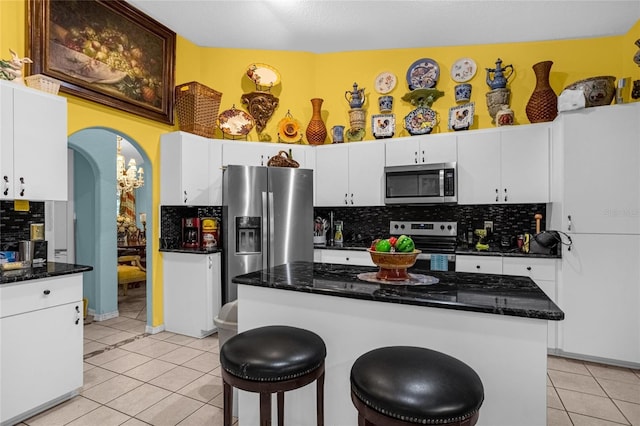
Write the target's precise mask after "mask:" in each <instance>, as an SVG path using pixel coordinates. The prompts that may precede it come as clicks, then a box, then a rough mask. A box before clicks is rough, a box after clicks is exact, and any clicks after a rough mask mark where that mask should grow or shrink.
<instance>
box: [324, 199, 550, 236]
mask: <svg viewBox="0 0 640 426" xmlns="http://www.w3.org/2000/svg"><path fill="white" fill-rule="evenodd" d="M331 212H333V219H334V220H342V221H343V222H344V230H343V234H344V245H346V246H349V245H350V246H368V245H369V244H370V243H371V241H372V240H374V239H375V238H384V237H387V236H388V235H389V222H390V221H391V220H403V221H437V222H458V234H462V233H466V231H467V229H482V228H483V227H484V221H485V220H491V221H493V229H494V234H495V235H497V236H503V235H504V236H515V235H517V234H522V233H524V232H532V233H533V232H535V228H536V222H535V218H534V215H535V214H536V213H540V214H542V216H543V219H542V221H541V229H545V226H544V224H545V220H546V204H508V205H464V206H463V205H435V206H405V205H403V206H380V207H378V206H374V207H334V208H326V207H317V208H315V209H314V216H315V217H317V216H320V217H322V218H323V219H327V220H329V217H330V213H331ZM327 237H329V238H330V236H329V235H328V236H327Z"/></svg>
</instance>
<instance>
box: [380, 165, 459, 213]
mask: <svg viewBox="0 0 640 426" xmlns="http://www.w3.org/2000/svg"><path fill="white" fill-rule="evenodd" d="M384 180H385V194H384V202H385V204H445V203H449V204H455V203H457V202H458V171H457V169H456V163H455V162H451V163H437V164H416V165H411V166H390V167H385V168H384Z"/></svg>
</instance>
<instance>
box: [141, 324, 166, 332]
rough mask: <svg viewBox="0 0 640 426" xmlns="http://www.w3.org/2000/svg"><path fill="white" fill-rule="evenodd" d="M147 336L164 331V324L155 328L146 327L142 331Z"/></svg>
mask: <svg viewBox="0 0 640 426" xmlns="http://www.w3.org/2000/svg"><path fill="white" fill-rule="evenodd" d="M144 331H145V332H146V333H147V334H158V333H161V332H163V331H164V324H162V325H159V326H157V327H151V326H150V325H147V326H146V328H145V330H144Z"/></svg>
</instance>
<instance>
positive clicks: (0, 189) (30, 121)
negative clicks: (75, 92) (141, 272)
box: [0, 81, 67, 201]
mask: <svg viewBox="0 0 640 426" xmlns="http://www.w3.org/2000/svg"><path fill="white" fill-rule="evenodd" d="M0 199H16V200H19V199H24V200H52V201H66V200H67V99H66V98H64V97H62V96H57V95H52V94H49V93H44V92H42V91H38V90H35V89H30V88H28V87H25V86H20V85H17V84H15V83H11V82H5V81H0Z"/></svg>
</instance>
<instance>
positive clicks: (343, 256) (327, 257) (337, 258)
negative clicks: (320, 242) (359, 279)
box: [321, 250, 375, 266]
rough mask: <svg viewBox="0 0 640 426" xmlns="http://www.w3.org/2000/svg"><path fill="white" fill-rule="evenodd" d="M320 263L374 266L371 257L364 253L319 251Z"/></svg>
mask: <svg viewBox="0 0 640 426" xmlns="http://www.w3.org/2000/svg"><path fill="white" fill-rule="evenodd" d="M321 251H322V263H338V264H340V265H360V266H375V264H374V263H373V261H372V260H371V255H370V254H369V253H368V252H366V251H350V250H321Z"/></svg>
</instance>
